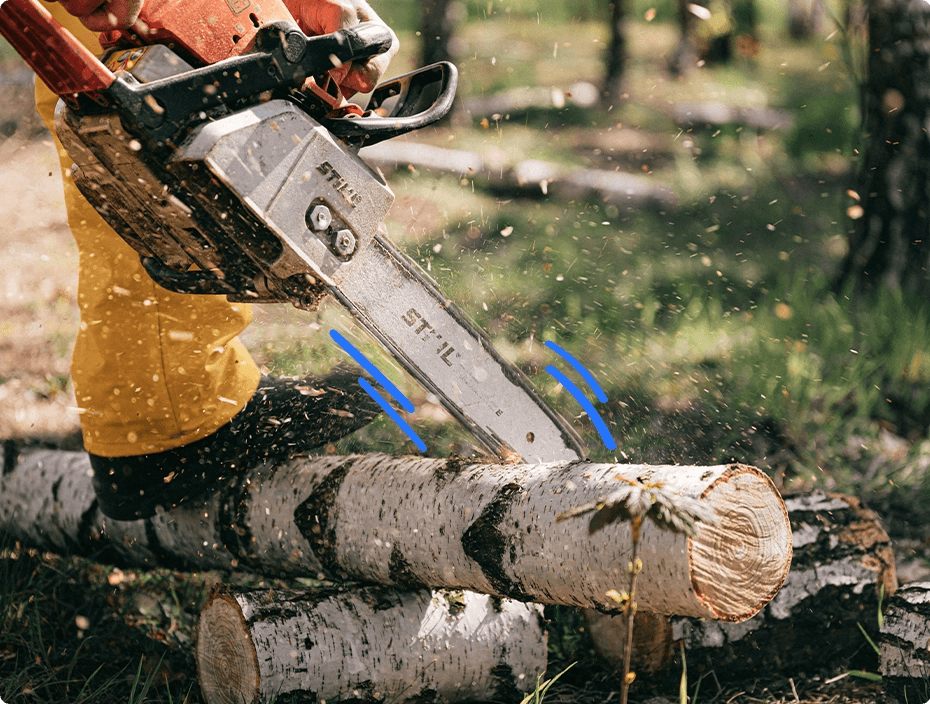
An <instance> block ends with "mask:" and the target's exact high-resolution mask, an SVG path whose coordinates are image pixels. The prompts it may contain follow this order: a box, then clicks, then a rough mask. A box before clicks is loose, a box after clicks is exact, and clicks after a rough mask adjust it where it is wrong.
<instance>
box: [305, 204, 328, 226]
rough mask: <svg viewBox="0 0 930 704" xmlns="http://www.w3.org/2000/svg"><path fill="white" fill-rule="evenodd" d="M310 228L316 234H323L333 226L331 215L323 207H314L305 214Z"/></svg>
mask: <svg viewBox="0 0 930 704" xmlns="http://www.w3.org/2000/svg"><path fill="white" fill-rule="evenodd" d="M307 222H308V223H309V224H310V228H311V229H312V230H314V231H316V232H325V231H326V230H328V229H329V226H330V225H332V224H333V214H332V213H331V212H329V208H327V207H326V206H325V205H315V206H313V207H312V208H311V209H310V212H309V213H308V214H307Z"/></svg>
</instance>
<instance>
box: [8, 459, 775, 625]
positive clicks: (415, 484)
mask: <svg viewBox="0 0 930 704" xmlns="http://www.w3.org/2000/svg"><path fill="white" fill-rule="evenodd" d="M89 473H90V466H89V463H88V461H87V458H86V457H85V456H84V455H82V454H80V453H64V452H50V451H35V452H29V453H24V454H22V455H21V456H20V457H19V458H18V461H17V462H16V464H15V465H14V466H13V467H12V468H9V469H7V468H6V467H5V468H4V472H3V476H2V477H0V529H2V530H5V531H7V532H8V533H9V534H10V535H11V537H13V538H14V539H17V540H20V541H22V542H24V543H29V544H30V545H33V546H36V547H40V548H43V549H49V550H58V551H71V552H79V553H85V554H87V553H92V552H95V551H100V550H102V549H104V548H105V549H106V550H107V551H109V552H110V554H111V557H112V558H113V559H119V560H123V561H128V562H132V563H134V564H137V565H139V564H142V565H151V566H154V565H170V566H173V567H182V568H183V567H188V568H197V569H217V568H219V569H229V568H231V567H238V568H248V569H251V570H254V571H256V572H260V573H265V574H271V575H279V576H283V575H295V576H313V577H317V576H320V575H323V576H327V577H330V578H334V579H349V580H355V581H366V582H374V583H378V584H383V585H389V586H399V587H413V586H426V587H434V588H443V587H448V588H458V589H468V590H471V591H476V592H480V593H483V594H492V595H496V596H501V597H510V598H515V599H519V600H522V601H535V602H539V603H548V604H567V605H573V606H587V607H595V608H599V609H604V610H608V611H609V610H616V609H617V608H618V607H617V605H616V603H615V602H614V601H613V600H612V599H611V598H610V597H608V596H607V592H609V591H611V590H616V589H622V588H623V585H624V584H625V581H626V578H627V564H628V562H629V559H630V556H631V547H632V546H631V535H630V530H629V526H627V525H626V524H623V523H617V524H612V525H610V526H608V527H606V528H604V529H602V530H600V531H598V532H596V533H594V534H593V535H589V534H588V522H587V520H585V519H583V518H576V519H570V520H566V521H562V522H558V521H557V520H556V516H557V515H558V514H560V513H562V512H564V511H567V510H568V509H571V508H574V507H577V506H580V505H582V504H587V503H589V502H592V501H597V500H600V499H601V498H602V497H604V496H605V495H607V494H609V493H611V491H612V490H613V489H614V488H616V487H617V486H618V481H619V480H618V478H617V477H618V476H621V477H625V478H627V479H629V480H639V481H644V482H657V483H660V484H662V485H664V486H665V489H666V491H667V492H668V493H669V494H672V495H675V494H678V495H683V496H687V497H692V498H694V499H698V500H700V501H701V502H703V503H704V504H705V505H706V506H708V507H710V508H711V509H712V510H713V511H714V512H715V514H716V521H715V522H714V523H713V524H706V523H700V524H698V529H697V532H696V533H695V535H694V536H693V537H690V538H689V537H687V536H685V535H682V534H678V533H672V532H670V531H662V530H659V529H658V528H656V527H654V526H653V525H652V524H651V523H649V522H647V524H646V526H645V528H644V530H643V532H642V535H641V542H640V549H639V554H640V556H641V558H642V562H643V570H642V573H641V575H640V577H639V584H640V585H641V586H640V587H639V591H638V602H639V604H640V607H641V608H643V609H645V610H649V611H654V612H657V613H666V614H682V615H689V616H697V617H702V618H713V619H723V620H727V621H739V620H742V619H746V618H749V617H751V616H752V615H753V614H755V613H756V612H757V611H758V610H759V609H761V608H762V607H763V606H764V605H765V604H766V603H767V602H768V601H769V600H770V599H771V598H772V597H773V596H774V595H775V593H776V592H777V591H778V589H779V587H781V585H782V582H783V581H784V579H785V576H786V575H787V573H788V567H789V564H790V560H791V531H790V528H789V525H788V517H787V513H786V511H785V506H784V503H783V502H782V500H781V497H780V496H779V495H778V492H777V491H776V489H775V487H774V486H773V484H772V482H771V481H770V480H769V479H768V478H767V477H766V476H765V475H764V474H762V473H761V472H760V471H759V470H757V469H755V468H753V467H747V466H744V465H726V466H717V467H685V466H645V465H612V464H593V463H587V462H572V463H554V464H541V465H523V464H515V465H503V466H502V465H486V464H468V463H466V462H464V461H462V460H456V459H451V460H441V459H428V458H421V457H393V456H387V455H355V456H348V457H304V458H296V459H294V460H293V461H291V462H289V463H285V464H282V465H280V466H275V467H269V466H263V467H258V468H256V469H254V470H251V471H248V472H245V473H243V474H242V475H240V476H238V477H237V478H236V479H235V480H233V481H231V482H230V483H228V484H226V485H224V486H222V487H220V488H218V490H217V492H216V493H215V494H213V495H211V496H210V497H208V498H207V499H205V500H204V501H203V502H201V503H199V504H193V505H187V506H181V507H179V508H178V509H175V510H173V511H171V512H169V513H166V514H163V515H158V516H155V517H153V518H151V519H148V520H145V521H134V522H120V521H113V520H107V519H104V518H103V516H101V515H100V514H99V512H98V511H97V509H96V506H95V501H94V498H93V492H92V489H91V485H90V477H89Z"/></svg>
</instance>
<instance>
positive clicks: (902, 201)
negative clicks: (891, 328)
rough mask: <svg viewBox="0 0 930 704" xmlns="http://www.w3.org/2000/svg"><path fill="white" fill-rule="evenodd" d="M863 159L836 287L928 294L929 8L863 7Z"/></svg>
mask: <svg viewBox="0 0 930 704" xmlns="http://www.w3.org/2000/svg"><path fill="white" fill-rule="evenodd" d="M868 31H869V59H868V68H867V78H866V82H865V86H864V87H863V89H862V111H863V128H864V131H865V135H866V140H867V143H866V148H865V157H864V159H863V162H862V167H861V170H860V173H859V179H858V187H857V189H856V191H857V194H858V198H859V203H854V204H852V205H851V207H850V209H849V211H848V212H849V213H850V214H851V216H852V217H854V218H855V220H854V222H853V228H852V230H851V232H850V236H849V252H848V254H847V255H846V258H845V260H844V261H843V264H842V267H841V270H840V275H839V278H838V287H840V288H842V289H845V287H847V286H849V287H851V289H852V290H853V292H854V293H856V294H861V293H868V292H871V291H875V290H878V289H887V290H891V291H902V292H904V293H906V294H909V295H912V296H921V297H924V298H925V297H926V296H927V295H928V294H930V270H928V267H930V170H928V168H927V164H928V163H930V135H928V132H927V124H928V122H930V4H927V2H925V0H874V1H873V2H870V3H869V19H868Z"/></svg>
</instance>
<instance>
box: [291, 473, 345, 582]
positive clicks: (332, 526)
mask: <svg viewBox="0 0 930 704" xmlns="http://www.w3.org/2000/svg"><path fill="white" fill-rule="evenodd" d="M351 466H352V463H351V461H346V462H343V463H342V464H340V465H338V466H337V467H334V468H333V469H332V471H330V473H329V474H328V475H327V476H326V478H325V479H324V480H323V481H321V482H320V483H319V485H318V486H317V487H316V489H314V490H313V493H311V494H310V496H308V497H307V499H306V500H305V501H304V502H303V503H301V504H300V506H298V507H297V509H296V510H295V511H294V524H295V525H296V526H297V529H298V530H299V531H300V534H301V535H302V536H303V537H304V539H305V540H306V541H307V542H308V543H309V544H310V547H311V548H312V549H313V554H314V555H315V556H316V559H317V560H318V561H319V563H320V565H321V566H322V567H323V569H325V570H326V571H328V572H330V573H331V574H333V575H338V576H343V571H342V569H341V567H340V565H339V559H338V555H337V553H336V525H337V524H338V521H339V510H338V509H337V508H336V499H337V497H338V496H339V489H340V488H341V487H342V482H343V481H344V480H345V478H346V475H347V474H348V473H349V469H350V468H351Z"/></svg>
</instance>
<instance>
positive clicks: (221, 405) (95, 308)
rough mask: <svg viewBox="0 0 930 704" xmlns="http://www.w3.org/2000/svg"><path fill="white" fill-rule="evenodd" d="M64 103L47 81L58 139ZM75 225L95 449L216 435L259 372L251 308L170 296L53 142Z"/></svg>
mask: <svg viewBox="0 0 930 704" xmlns="http://www.w3.org/2000/svg"><path fill="white" fill-rule="evenodd" d="M43 5H45V7H46V8H48V10H49V11H50V12H51V13H52V14H53V15H54V16H55V17H56V19H58V21H60V22H61V23H62V24H63V25H65V26H66V27H67V28H68V29H69V30H71V32H72V33H73V34H74V35H75V36H76V37H78V38H79V39H80V40H81V41H82V42H83V43H84V44H85V46H88V47H89V48H90V49H91V50H92V51H94V52H95V53H98V54H99V52H100V50H101V49H100V44H99V43H98V42H97V38H96V35H95V34H93V33H91V32H90V31H88V30H86V29H84V27H83V26H82V25H81V24H80V23H79V22H78V21H77V20H76V19H75V18H74V17H72V16H71V15H68V14H67V13H66V12H64V10H62V9H61V6H60V5H59V4H58V3H48V2H43ZM57 101H58V98H57V96H56V95H54V94H53V93H52V92H51V91H50V90H49V89H48V88H47V87H46V86H45V85H44V84H42V82H41V81H37V85H36V107H37V108H38V110H39V114H40V115H41V116H42V119H43V120H44V121H45V124H46V125H47V126H48V128H49V129H50V130H51V131H52V134H53V135H54V133H55V130H54V126H53V116H54V111H55V105H56V103H57ZM55 143H56V146H57V148H58V154H59V157H60V160H61V168H62V174H63V177H64V190H65V205H66V207H67V211H68V225H69V226H70V228H71V232H72V234H73V235H74V239H75V240H76V242H77V247H78V252H79V255H80V259H79V267H80V269H79V278H78V306H79V308H80V314H81V327H80V331H79V332H78V335H77V340H76V343H75V347H74V355H73V357H72V362H71V375H72V378H73V380H74V390H75V395H76V397H77V403H78V407H79V408H81V409H82V414H81V429H82V432H83V435H84V445H85V447H86V449H87V451H88V452H91V453H92V454H95V455H100V456H102V457H121V456H129V455H141V454H147V453H150V452H160V451H162V450H168V449H172V448H175V447H179V446H181V445H187V444H189V443H191V442H194V441H195V440H199V439H200V438H203V437H205V436H206V435H209V434H210V433H212V432H214V431H215V430H217V429H218V428H220V427H221V426H222V425H224V424H226V423H227V422H229V421H230V420H231V419H232V417H233V416H234V415H235V414H236V413H237V412H238V411H239V410H241V409H242V407H243V406H245V404H246V402H248V400H249V399H250V398H251V397H252V395H253V393H254V392H255V389H256V388H257V386H258V382H259V377H260V372H259V369H258V367H257V366H256V365H255V363H254V362H253V361H252V359H251V357H250V356H249V353H248V352H247V351H246V349H245V348H244V347H243V345H242V344H241V342H240V341H239V340H238V339H237V335H238V334H239V333H240V332H241V331H242V330H243V329H244V328H245V326H246V325H248V324H249V322H250V320H251V318H252V313H251V309H250V307H249V306H248V305H245V304H239V303H229V302H228V301H227V300H226V299H225V298H224V297H222V296H195V295H180V294H176V293H171V292H169V291H167V290H165V289H163V288H161V287H159V286H158V285H157V284H155V283H154V282H153V281H152V280H151V278H149V276H148V275H147V274H146V272H145V270H144V269H143V268H142V265H141V263H140V262H139V255H138V254H136V252H135V251H133V250H132V248H130V247H129V245H127V244H126V243H125V242H123V240H122V239H120V237H119V235H117V234H116V233H115V232H114V231H113V230H112V229H111V228H110V227H109V226H108V225H107V224H106V223H105V222H104V221H103V219H102V218H101V217H100V216H99V215H98V214H97V212H96V211H95V210H94V209H93V207H91V205H90V204H89V203H88V202H87V201H86V200H85V199H84V197H83V196H82V195H81V194H80V192H79V191H78V189H77V187H76V186H75V185H74V182H73V180H72V179H71V177H70V167H71V164H72V161H71V159H70V158H69V157H68V155H67V153H66V152H65V151H64V149H63V148H62V146H61V143H60V142H58V140H57V138H56V139H55Z"/></svg>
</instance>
